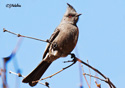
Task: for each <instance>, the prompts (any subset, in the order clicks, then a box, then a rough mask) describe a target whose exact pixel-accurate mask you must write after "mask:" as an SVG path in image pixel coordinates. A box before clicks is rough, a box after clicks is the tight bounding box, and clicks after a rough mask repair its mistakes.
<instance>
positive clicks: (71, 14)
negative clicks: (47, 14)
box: [62, 3, 81, 24]
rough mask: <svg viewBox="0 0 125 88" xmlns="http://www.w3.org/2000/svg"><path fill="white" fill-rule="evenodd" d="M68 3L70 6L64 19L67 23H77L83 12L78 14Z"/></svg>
mask: <svg viewBox="0 0 125 88" xmlns="http://www.w3.org/2000/svg"><path fill="white" fill-rule="evenodd" d="M67 5H68V8H67V10H66V12H65V14H64V16H63V19H62V21H64V22H66V23H71V24H76V23H77V21H78V19H79V16H80V15H81V14H78V13H77V12H76V10H75V9H74V8H73V7H72V6H71V5H70V4H68V3H67Z"/></svg>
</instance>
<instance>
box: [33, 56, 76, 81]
mask: <svg viewBox="0 0 125 88" xmlns="http://www.w3.org/2000/svg"><path fill="white" fill-rule="evenodd" d="M67 62H73V63H72V64H70V65H69V66H67V67H65V68H63V69H62V70H60V71H58V72H56V73H54V74H52V75H50V76H48V77H45V78H42V79H40V80H37V81H33V83H34V82H39V81H41V80H45V79H48V78H51V77H53V76H55V75H56V74H58V73H60V72H62V71H64V70H65V69H67V68H69V67H71V66H72V65H74V64H75V63H76V59H75V58H74V59H73V60H72V61H67Z"/></svg>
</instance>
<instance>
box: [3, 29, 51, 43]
mask: <svg viewBox="0 0 125 88" xmlns="http://www.w3.org/2000/svg"><path fill="white" fill-rule="evenodd" d="M3 32H8V33H11V34H13V35H17V37H25V38H30V39H34V40H38V41H42V42H47V43H50V42H49V40H48V39H47V40H42V39H38V38H33V37H29V36H24V35H21V34H17V33H14V32H11V31H8V30H6V29H5V28H3Z"/></svg>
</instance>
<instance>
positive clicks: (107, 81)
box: [76, 57, 116, 88]
mask: <svg viewBox="0 0 125 88" xmlns="http://www.w3.org/2000/svg"><path fill="white" fill-rule="evenodd" d="M76 59H77V61H79V62H80V63H83V64H84V65H86V66H88V67H89V68H91V69H93V70H94V71H96V72H97V73H98V74H100V75H101V76H102V77H104V78H105V82H106V83H108V84H109V86H110V88H116V87H115V85H114V84H113V83H112V82H111V81H110V79H109V78H107V77H106V76H105V75H104V74H102V73H101V72H100V71H99V70H97V69H95V68H94V67H92V66H91V65H89V64H87V63H85V62H84V61H82V60H80V59H79V58H77V57H76Z"/></svg>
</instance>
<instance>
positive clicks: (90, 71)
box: [87, 60, 91, 88]
mask: <svg viewBox="0 0 125 88" xmlns="http://www.w3.org/2000/svg"><path fill="white" fill-rule="evenodd" d="M87 63H88V64H89V61H88V60H87ZM88 69H89V74H90V75H91V71H90V68H88ZM89 85H90V88H91V76H90V84H89Z"/></svg>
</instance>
